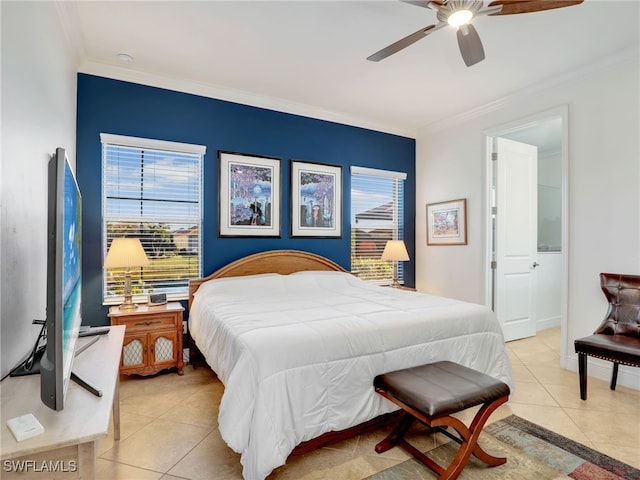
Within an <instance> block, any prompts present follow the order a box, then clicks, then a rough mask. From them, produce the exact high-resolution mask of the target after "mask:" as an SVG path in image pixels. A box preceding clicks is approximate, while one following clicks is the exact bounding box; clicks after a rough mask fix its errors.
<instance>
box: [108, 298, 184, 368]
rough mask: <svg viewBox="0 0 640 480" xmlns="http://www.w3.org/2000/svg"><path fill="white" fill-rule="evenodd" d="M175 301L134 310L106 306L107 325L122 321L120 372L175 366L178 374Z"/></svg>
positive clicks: (179, 329)
mask: <svg viewBox="0 0 640 480" xmlns="http://www.w3.org/2000/svg"><path fill="white" fill-rule="evenodd" d="M183 311H184V308H183V307H182V305H181V304H180V303H179V302H169V303H167V304H166V305H159V306H154V307H150V306H147V305H138V308H137V309H136V310H124V311H123V310H120V308H119V307H111V308H110V309H109V315H108V316H109V318H110V319H111V325H125V326H126V331H125V335H124V344H123V347H122V358H121V360H120V373H124V374H126V375H131V374H134V373H135V374H138V375H152V374H154V373H157V372H159V371H160V370H164V369H167V368H172V367H176V368H177V369H178V374H179V375H182V373H183V372H182V367H183V366H184V362H183V360H182V312H183Z"/></svg>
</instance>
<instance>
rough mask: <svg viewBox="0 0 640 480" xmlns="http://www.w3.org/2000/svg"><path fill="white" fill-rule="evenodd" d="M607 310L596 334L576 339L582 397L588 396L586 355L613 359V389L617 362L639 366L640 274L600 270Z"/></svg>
mask: <svg viewBox="0 0 640 480" xmlns="http://www.w3.org/2000/svg"><path fill="white" fill-rule="evenodd" d="M600 287H601V288H602V291H603V293H604V295H605V297H607V301H608V302H609V308H608V310H607V314H606V316H605V318H604V320H603V321H602V323H601V324H600V326H599V327H598V328H597V329H596V331H595V332H594V333H593V335H590V336H588V337H584V338H580V339H578V340H575V342H574V346H575V350H576V353H577V354H578V373H579V376H580V398H581V399H582V400H586V399H587V356H591V357H595V358H600V359H603V360H608V361H610V362H613V373H612V375H611V386H610V388H611V390H615V389H616V382H617V379H618V365H620V364H622V365H630V366H633V367H640V275H622V274H618V273H601V274H600Z"/></svg>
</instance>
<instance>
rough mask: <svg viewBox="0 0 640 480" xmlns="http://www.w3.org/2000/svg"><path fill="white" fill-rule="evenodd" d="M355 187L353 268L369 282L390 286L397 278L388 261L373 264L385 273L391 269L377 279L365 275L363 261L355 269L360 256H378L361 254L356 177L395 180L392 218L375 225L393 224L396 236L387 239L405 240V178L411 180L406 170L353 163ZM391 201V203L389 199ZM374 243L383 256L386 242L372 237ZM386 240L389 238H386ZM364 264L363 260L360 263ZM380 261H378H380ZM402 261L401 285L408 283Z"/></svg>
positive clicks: (399, 274)
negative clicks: (400, 170) (355, 209)
mask: <svg viewBox="0 0 640 480" xmlns="http://www.w3.org/2000/svg"><path fill="white" fill-rule="evenodd" d="M350 170H351V172H350V173H351V189H350V195H351V198H350V201H351V210H352V215H351V219H350V221H351V247H350V255H351V269H352V270H353V271H355V273H356V274H360V275H362V277H361V278H363V280H365V281H367V282H371V283H374V284H378V285H390V284H391V283H392V281H393V267H392V265H390V264H389V263H388V262H385V261H382V260H379V262H380V263H379V264H378V265H377V267H375V266H374V267H372V269H375V268H378V269H379V270H380V271H383V272H384V273H385V274H386V272H387V270H388V276H386V275H385V276H382V275H380V276H378V277H375V278H367V275H366V274H364V272H363V271H362V270H360V271H359V269H360V268H361V264H360V266H357V265H356V268H354V259H356V258H374V259H375V258H376V257H375V256H371V257H366V256H364V257H363V256H362V255H358V238H357V230H358V228H357V222H358V214H355V213H353V211H354V200H353V198H354V197H353V196H354V184H355V183H358V182H355V181H354V177H355V176H367V177H369V178H370V181H371V182H373V181H374V178H375V179H376V180H378V181H379V180H382V181H384V179H385V178H386V179H389V180H390V181H391V182H393V183H392V185H391V188H392V190H393V192H392V194H391V195H390V199H391V204H392V209H391V220H390V221H389V220H387V221H381V222H380V223H379V224H377V225H375V223H374V226H376V227H377V228H383V229H384V227H387V228H388V227H389V226H391V230H392V233H391V237H392V238H387V239H386V240H404V207H405V205H404V203H405V195H404V193H405V192H404V190H405V185H404V181H405V180H406V179H407V174H406V173H405V172H399V171H392V170H382V169H376V168H368V167H359V166H351V169H350ZM387 203H388V202H387ZM385 204H386V203H383V204H380V205H379V206H378V207H374V208H371V209H370V210H365V211H363V212H360V214H362V213H367V212H368V211H369V212H373V211H374V210H375V209H376V208H380V207H383V206H384V205H385ZM373 213H374V214H373V217H375V216H376V215H375V212H373ZM378 215H385V214H380V213H378ZM360 230H364V229H360ZM370 243H375V247H376V253H377V255H382V251H383V249H384V244H378V243H380V242H375V239H374V240H371V241H370ZM385 243H386V241H385ZM358 263H360V262H358ZM376 263H378V262H376ZM397 263H398V280H399V282H400V283H401V284H403V283H404V268H403V263H402V262H397ZM384 265H387V266H388V268H385V267H384Z"/></svg>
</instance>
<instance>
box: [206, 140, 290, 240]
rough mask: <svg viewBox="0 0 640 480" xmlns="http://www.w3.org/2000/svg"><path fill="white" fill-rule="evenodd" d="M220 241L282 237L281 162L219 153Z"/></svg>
mask: <svg viewBox="0 0 640 480" xmlns="http://www.w3.org/2000/svg"><path fill="white" fill-rule="evenodd" d="M218 161H219V165H220V172H219V182H220V183H219V189H218V192H219V200H218V202H219V209H218V212H219V222H218V224H219V230H218V235H219V236H220V237H279V236H280V209H281V207H280V176H281V172H280V159H279V158H273V157H262V156H256V155H244V154H240V153H231V152H222V151H219V152H218Z"/></svg>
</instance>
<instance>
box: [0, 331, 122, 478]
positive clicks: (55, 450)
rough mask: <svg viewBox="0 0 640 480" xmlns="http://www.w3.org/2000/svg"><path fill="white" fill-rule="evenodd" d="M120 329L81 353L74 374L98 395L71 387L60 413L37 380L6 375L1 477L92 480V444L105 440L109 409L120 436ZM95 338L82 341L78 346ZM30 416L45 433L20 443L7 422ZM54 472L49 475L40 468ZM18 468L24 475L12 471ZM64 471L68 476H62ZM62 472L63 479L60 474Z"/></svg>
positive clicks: (0, 386)
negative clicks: (45, 398)
mask: <svg viewBox="0 0 640 480" xmlns="http://www.w3.org/2000/svg"><path fill="white" fill-rule="evenodd" d="M124 332H125V327H124V326H112V327H111V330H110V331H109V333H108V334H105V335H99V340H98V341H97V342H96V343H94V344H93V345H91V346H90V347H89V348H87V349H86V350H85V351H83V352H82V353H80V354H79V355H78V356H77V357H76V358H75V360H74V363H73V371H74V372H75V373H76V374H77V375H78V376H80V377H81V378H82V379H84V380H85V381H86V382H87V383H89V384H91V385H92V386H94V387H96V388H97V389H99V390H102V397H97V396H95V395H93V394H92V393H90V392H88V391H87V390H85V389H84V388H82V387H81V386H79V385H77V384H76V383H75V382H73V381H71V382H70V383H69V390H68V391H67V396H66V400H65V405H64V409H63V410H62V411H60V412H55V411H53V410H51V409H49V408H48V407H46V406H45V405H44V404H43V403H42V401H41V400H40V376H39V375H30V376H25V377H8V378H6V379H5V380H3V381H2V382H1V383H0V399H1V412H0V419H1V422H2V423H1V425H0V427H1V428H2V436H1V443H0V456H1V459H2V465H1V466H0V469H1V470H0V477H2V478H3V480H4V479H9V478H20V479H24V478H34V479H39V480H42V479H44V478H54V476H55V478H58V476H62V478H82V479H93V478H95V462H96V441H97V440H99V439H100V438H104V437H106V436H107V432H108V430H109V419H110V417H111V411H112V409H113V423H114V436H115V438H116V440H118V439H119V437H120V409H119V405H120V398H119V391H118V385H119V372H118V369H119V367H120V355H121V354H122V342H123V339H124ZM92 338H94V337H81V338H79V339H78V347H80V346H82V345H83V344H85V343H87V342H89V341H91V339H92ZM27 413H32V414H33V415H34V416H35V417H36V418H37V419H38V421H39V422H40V423H41V424H42V426H43V427H44V433H42V434H40V435H38V436H36V437H32V438H29V439H27V440H23V441H22V442H18V441H16V440H15V438H14V437H13V435H12V434H11V431H10V430H9V427H7V420H9V419H10V418H13V417H18V416H21V415H25V414H27ZM43 467H44V468H45V469H50V468H58V469H60V470H61V472H58V474H55V475H52V474H50V473H49V474H48V473H44V472H43V470H42V468H43ZM18 469H22V470H23V471H22V472H17V471H16V470H18ZM65 472H67V473H65ZM60 474H61V475H60Z"/></svg>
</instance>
